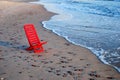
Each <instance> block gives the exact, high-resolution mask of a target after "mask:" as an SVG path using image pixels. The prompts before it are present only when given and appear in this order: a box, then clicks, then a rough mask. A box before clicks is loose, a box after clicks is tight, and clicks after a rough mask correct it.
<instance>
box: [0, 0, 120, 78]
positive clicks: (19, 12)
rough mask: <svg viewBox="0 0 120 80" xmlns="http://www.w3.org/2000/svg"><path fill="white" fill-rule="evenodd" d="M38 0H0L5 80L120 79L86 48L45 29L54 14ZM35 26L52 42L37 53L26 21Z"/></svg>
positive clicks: (0, 64) (0, 73)
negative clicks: (28, 39) (26, 27)
mask: <svg viewBox="0 0 120 80" xmlns="http://www.w3.org/2000/svg"><path fill="white" fill-rule="evenodd" d="M30 1H36V0H4V1H0V79H1V80H119V79H120V73H119V72H117V71H116V70H115V69H114V68H113V67H111V66H109V65H105V64H103V63H102V62H100V60H98V58H97V57H96V56H95V55H93V54H92V52H91V51H90V50H88V49H86V48H83V47H79V46H76V45H73V44H71V43H69V42H68V41H67V40H65V39H64V38H62V37H60V36H58V35H56V34H54V33H53V32H52V31H50V30H47V29H45V28H43V27H42V26H43V25H42V21H46V20H49V19H50V18H51V17H52V16H54V15H56V14H54V13H51V12H48V11H46V9H45V8H44V7H43V6H42V5H38V4H32V3H28V2H30ZM27 23H32V24H34V25H35V28H36V30H37V33H38V35H39V38H40V39H41V40H42V41H47V42H48V43H47V44H45V45H44V48H45V51H44V52H42V53H40V54H35V53H34V52H32V51H26V50H25V48H27V47H29V44H28V41H27V38H26V36H25V32H24V29H23V26H24V24H27Z"/></svg>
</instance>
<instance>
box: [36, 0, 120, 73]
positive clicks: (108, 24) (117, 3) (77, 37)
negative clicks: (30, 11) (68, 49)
mask: <svg viewBox="0 0 120 80" xmlns="http://www.w3.org/2000/svg"><path fill="white" fill-rule="evenodd" d="M35 3H38V4H39V3H40V4H43V5H44V6H45V8H46V9H47V10H48V11H51V12H55V13H58V15H55V16H53V17H52V18H51V19H50V20H49V21H44V22H43V24H44V27H45V28H47V29H50V30H52V31H53V32H55V33H56V34H58V35H60V36H63V37H65V38H66V39H67V40H68V41H70V42H72V43H74V44H76V45H80V46H83V47H86V48H88V49H90V50H91V51H92V52H93V53H94V54H95V55H96V56H97V57H98V58H99V59H100V60H101V61H103V62H104V63H105V64H109V65H111V66H113V67H114V68H116V69H117V70H118V71H119V72H120V0H40V1H39V2H35Z"/></svg>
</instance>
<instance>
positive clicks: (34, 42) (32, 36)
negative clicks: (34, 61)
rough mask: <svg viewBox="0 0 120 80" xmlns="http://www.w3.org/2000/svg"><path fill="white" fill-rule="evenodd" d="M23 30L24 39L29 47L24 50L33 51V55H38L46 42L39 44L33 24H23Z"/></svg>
mask: <svg viewBox="0 0 120 80" xmlns="http://www.w3.org/2000/svg"><path fill="white" fill-rule="evenodd" d="M24 30H25V33H26V37H27V39H28V42H29V45H30V47H29V48H27V49H26V50H34V52H35V53H40V52H43V51H44V48H43V46H42V45H43V44H46V43H47V42H40V40H39V37H38V35H37V32H36V30H35V27H34V25H33V24H25V25H24Z"/></svg>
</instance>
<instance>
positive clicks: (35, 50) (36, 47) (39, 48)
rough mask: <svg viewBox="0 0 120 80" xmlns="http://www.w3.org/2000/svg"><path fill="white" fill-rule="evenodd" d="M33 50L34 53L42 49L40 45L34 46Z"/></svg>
mask: <svg viewBox="0 0 120 80" xmlns="http://www.w3.org/2000/svg"><path fill="white" fill-rule="evenodd" d="M33 50H34V52H35V53H40V52H43V51H44V49H43V47H42V46H34V47H33Z"/></svg>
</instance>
